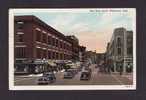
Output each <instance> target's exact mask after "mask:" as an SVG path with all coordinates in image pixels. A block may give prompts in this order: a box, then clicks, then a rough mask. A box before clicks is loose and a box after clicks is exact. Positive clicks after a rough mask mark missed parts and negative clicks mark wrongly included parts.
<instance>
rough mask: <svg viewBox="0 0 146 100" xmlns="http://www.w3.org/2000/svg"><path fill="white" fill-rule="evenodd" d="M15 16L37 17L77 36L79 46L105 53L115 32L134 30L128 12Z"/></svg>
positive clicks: (41, 13) (131, 17) (42, 13)
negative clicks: (117, 30)
mask: <svg viewBox="0 0 146 100" xmlns="http://www.w3.org/2000/svg"><path fill="white" fill-rule="evenodd" d="M15 15H35V16H37V17H38V18H39V19H41V20H42V21H44V22H45V23H46V24H48V25H50V26H52V27H53V28H55V29H56V30H58V31H59V32H61V33H63V34H64V35H75V36H76V37H77V38H78V39H79V44H80V45H83V46H85V47H86V50H92V51H95V50H96V52H98V53H103V52H105V51H106V46H107V43H108V42H109V41H110V39H111V37H112V34H113V30H114V29H115V28H118V27H124V28H126V29H127V30H133V24H134V18H133V17H134V16H133V13H132V12H130V11H127V12H104V11H102V12H98V11H88V10H87V12H59V11H58V12H30V11H29V12H24V13H23V12H21V13H20V12H16V13H15Z"/></svg>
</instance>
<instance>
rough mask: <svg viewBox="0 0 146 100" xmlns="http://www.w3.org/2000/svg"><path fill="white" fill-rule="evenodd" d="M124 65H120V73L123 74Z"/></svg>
mask: <svg viewBox="0 0 146 100" xmlns="http://www.w3.org/2000/svg"><path fill="white" fill-rule="evenodd" d="M122 71H123V70H122V66H121V65H120V75H122Z"/></svg>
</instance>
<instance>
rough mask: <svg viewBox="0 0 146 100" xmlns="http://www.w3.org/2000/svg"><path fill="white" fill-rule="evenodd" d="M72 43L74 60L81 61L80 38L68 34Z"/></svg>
mask: <svg viewBox="0 0 146 100" xmlns="http://www.w3.org/2000/svg"><path fill="white" fill-rule="evenodd" d="M66 38H67V39H68V40H69V42H70V43H71V45H72V48H71V49H72V60H73V61H79V40H78V38H77V37H75V36H74V35H70V36H66Z"/></svg>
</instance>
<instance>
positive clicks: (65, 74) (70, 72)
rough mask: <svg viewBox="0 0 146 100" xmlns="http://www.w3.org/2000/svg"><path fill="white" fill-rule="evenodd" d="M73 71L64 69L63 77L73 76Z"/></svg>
mask: <svg viewBox="0 0 146 100" xmlns="http://www.w3.org/2000/svg"><path fill="white" fill-rule="evenodd" d="M73 77H74V73H73V72H72V71H65V72H64V78H73Z"/></svg>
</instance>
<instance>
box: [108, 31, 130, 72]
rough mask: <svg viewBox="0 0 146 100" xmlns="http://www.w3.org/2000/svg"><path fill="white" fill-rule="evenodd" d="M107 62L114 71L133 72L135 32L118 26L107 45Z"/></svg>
mask: <svg viewBox="0 0 146 100" xmlns="http://www.w3.org/2000/svg"><path fill="white" fill-rule="evenodd" d="M106 63H107V66H108V67H110V69H111V70H112V71H113V72H119V71H122V72H132V69H133V68H132V67H133V32H132V31H128V30H126V29H125V28H116V29H115V30H114V32H113V35H112V38H111V41H110V42H109V43H108V45H107V50H106Z"/></svg>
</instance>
